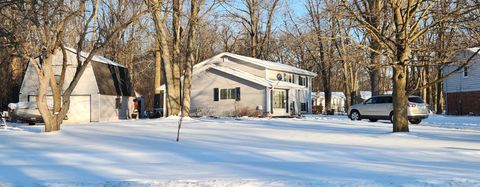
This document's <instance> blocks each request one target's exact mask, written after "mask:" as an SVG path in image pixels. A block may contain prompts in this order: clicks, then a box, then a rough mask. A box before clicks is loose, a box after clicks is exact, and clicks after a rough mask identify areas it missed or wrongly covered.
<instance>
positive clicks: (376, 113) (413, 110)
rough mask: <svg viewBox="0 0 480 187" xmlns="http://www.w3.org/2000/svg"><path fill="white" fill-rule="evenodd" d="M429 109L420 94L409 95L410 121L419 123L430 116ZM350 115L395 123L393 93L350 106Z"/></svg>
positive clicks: (372, 120) (350, 116) (356, 118)
mask: <svg viewBox="0 0 480 187" xmlns="http://www.w3.org/2000/svg"><path fill="white" fill-rule="evenodd" d="M429 112H430V111H429V110H428V107H427V104H425V103H424V102H423V100H422V98H420V97H418V96H409V97H408V109H407V114H408V121H410V123H412V124H419V123H420V122H422V120H423V119H426V118H428V114H429ZM348 117H349V118H350V119H351V120H361V119H368V120H370V121H371V122H376V121H378V120H379V119H383V120H390V121H391V122H392V123H393V97H392V95H379V96H373V97H371V98H370V99H367V100H365V101H364V102H363V103H360V104H356V105H352V106H350V111H349V113H348Z"/></svg>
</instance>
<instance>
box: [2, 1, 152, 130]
mask: <svg viewBox="0 0 480 187" xmlns="http://www.w3.org/2000/svg"><path fill="white" fill-rule="evenodd" d="M87 7H88V8H87ZM11 8H12V9H13V10H16V12H15V16H14V17H15V18H17V20H18V23H20V22H22V25H27V28H26V29H27V30H28V31H29V33H30V36H31V38H30V42H29V43H28V44H26V45H24V46H23V49H22V57H23V58H25V59H28V61H29V62H30V63H32V64H33V67H34V68H35V71H36V73H37V75H38V80H39V88H38V95H37V106H38V109H39V111H40V114H41V115H42V118H43V120H44V122H45V131H46V132H51V131H57V130H60V125H61V124H62V122H63V119H64V118H65V116H66V114H67V112H68V110H69V107H70V95H71V93H72V92H73V90H74V89H75V87H76V85H77V84H78V82H79V80H80V77H81V76H82V75H83V72H84V71H85V69H86V67H87V65H88V64H89V62H90V61H91V59H92V58H93V56H94V55H95V53H96V52H97V51H98V50H100V49H102V47H103V46H104V45H105V44H106V43H108V42H109V41H110V40H111V38H112V35H114V34H116V33H118V32H119V31H121V30H122V29H124V28H125V27H127V26H128V25H130V24H131V23H132V22H135V21H136V20H138V19H139V18H140V17H141V16H142V15H143V13H142V12H139V13H137V14H134V15H132V16H131V17H129V18H128V19H126V20H123V21H122V22H121V23H120V24H117V25H115V26H114V27H110V28H107V27H103V28H102V30H95V29H92V21H93V19H94V18H95V15H96V14H97V13H98V7H97V0H92V1H86V0H84V1H79V2H77V3H73V4H70V3H67V2H64V1H26V2H19V3H17V4H12V5H11ZM12 18H13V17H12ZM25 22H27V23H25ZM74 23H81V24H79V25H78V24H74ZM69 29H70V30H69ZM75 30H76V31H78V33H75V32H68V31H75ZM92 32H98V35H99V36H98V37H97V38H96V40H95V41H94V42H93V45H92V47H91V50H90V51H89V55H88V56H87V57H86V58H84V57H82V56H81V55H80V52H81V51H83V50H84V46H86V42H87V38H88V37H89V36H91V35H89V34H90V33H92ZM68 34H78V35H76V37H77V38H78V40H77V41H76V50H77V55H76V56H77V62H76V68H75V74H74V75H73V79H72V80H71V81H66V79H65V77H66V70H67V68H68V67H67V66H68V62H67V57H66V49H65V46H66V45H67V44H68V43H67V42H66V38H68V37H67V36H68ZM57 53H61V54H63V62H62V64H63V65H62V67H61V70H60V71H61V74H60V78H59V79H58V80H57V79H56V78H55V76H54V75H55V74H57V73H58V72H56V71H57V70H56V69H54V68H53V66H52V65H53V63H54V62H53V57H54V55H55V54H57ZM39 54H40V55H39ZM38 55H39V56H38ZM64 88H65V89H64ZM49 90H51V92H50V91H49ZM47 95H52V98H53V108H50V107H49V106H48V105H47Z"/></svg>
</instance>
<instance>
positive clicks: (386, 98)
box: [384, 97, 393, 103]
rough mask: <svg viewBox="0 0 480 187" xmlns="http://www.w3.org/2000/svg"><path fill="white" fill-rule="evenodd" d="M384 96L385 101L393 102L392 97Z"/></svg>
mask: <svg viewBox="0 0 480 187" xmlns="http://www.w3.org/2000/svg"><path fill="white" fill-rule="evenodd" d="M384 98H385V102H384V103H392V102H393V99H392V97H384Z"/></svg>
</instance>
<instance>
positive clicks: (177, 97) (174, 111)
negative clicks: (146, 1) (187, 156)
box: [167, 0, 182, 115]
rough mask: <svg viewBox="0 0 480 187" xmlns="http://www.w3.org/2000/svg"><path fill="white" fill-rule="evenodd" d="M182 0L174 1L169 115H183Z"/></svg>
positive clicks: (169, 78)
mask: <svg viewBox="0 0 480 187" xmlns="http://www.w3.org/2000/svg"><path fill="white" fill-rule="evenodd" d="M180 7H181V1H180V0H174V1H173V35H174V36H173V63H172V74H171V77H167V82H169V83H171V84H169V85H171V88H172V89H170V90H169V91H168V92H169V94H168V95H169V98H168V99H169V101H170V107H171V108H170V110H169V115H181V114H180V112H181V106H182V100H181V80H180V76H181V72H180V48H181V46H180V42H181V30H180V15H181V9H180Z"/></svg>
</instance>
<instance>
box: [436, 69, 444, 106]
mask: <svg viewBox="0 0 480 187" xmlns="http://www.w3.org/2000/svg"><path fill="white" fill-rule="evenodd" d="M441 78H442V69H441V68H440V67H438V69H437V79H441ZM436 87H437V90H436V92H435V94H436V96H435V106H436V112H435V113H436V114H442V113H443V101H444V98H443V81H440V82H438V83H437V86H436Z"/></svg>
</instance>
